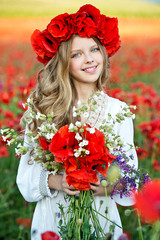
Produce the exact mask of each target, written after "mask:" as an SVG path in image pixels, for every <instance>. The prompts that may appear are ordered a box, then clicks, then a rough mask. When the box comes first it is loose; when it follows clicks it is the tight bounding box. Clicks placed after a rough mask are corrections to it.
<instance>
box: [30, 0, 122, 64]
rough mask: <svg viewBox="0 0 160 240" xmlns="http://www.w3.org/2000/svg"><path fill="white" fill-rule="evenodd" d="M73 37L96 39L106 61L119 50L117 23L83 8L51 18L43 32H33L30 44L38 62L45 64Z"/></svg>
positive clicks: (92, 10) (87, 7)
mask: <svg viewBox="0 0 160 240" xmlns="http://www.w3.org/2000/svg"><path fill="white" fill-rule="evenodd" d="M73 34H78V35H79V36H81V37H88V38H92V37H96V38H98V39H99V41H100V43H101V44H102V45H103V46H104V47H105V49H106V52H107V54H108V56H109V57H111V56H113V55H114V54H115V53H116V52H117V50H118V49H119V48H120V44H121V41H120V36H119V33H118V19H117V18H114V17H113V18H110V17H107V16H105V15H103V14H100V11H99V9H97V8H96V7H94V6H92V5H91V4H86V5H84V6H82V7H81V8H80V9H79V10H78V12H76V13H73V14H68V13H64V14H60V15H58V16H56V17H54V18H53V19H52V20H51V21H50V23H49V24H48V26H47V28H46V29H45V30H43V31H40V30H38V29H36V30H35V31H34V32H33V34H32V36H31V44H32V47H33V50H34V51H35V52H36V54H37V60H38V61H39V62H41V63H43V64H44V65H45V64H47V63H48V62H49V61H50V59H52V58H53V57H54V56H55V55H56V53H57V51H58V47H59V46H60V44H61V42H63V41H67V40H68V39H69V38H70V37H71V36H72V35H73Z"/></svg>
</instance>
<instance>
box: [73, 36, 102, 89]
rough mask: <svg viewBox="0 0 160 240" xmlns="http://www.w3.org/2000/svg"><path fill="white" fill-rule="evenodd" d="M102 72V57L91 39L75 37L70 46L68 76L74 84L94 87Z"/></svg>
mask: <svg viewBox="0 0 160 240" xmlns="http://www.w3.org/2000/svg"><path fill="white" fill-rule="evenodd" d="M102 70H103V56H102V54H101V52H100V49H99V47H98V44H97V43H96V42H95V41H94V40H93V39H92V38H83V37H80V36H78V35H77V36H75V37H74V38H73V41H72V45H71V55H70V69H69V71H70V74H71V76H72V80H73V82H74V83H75V84H76V83H77V84H78V83H82V84H86V83H87V84H91V85H94V86H95V85H96V82H97V80H98V78H99V76H100V74H101V72H102Z"/></svg>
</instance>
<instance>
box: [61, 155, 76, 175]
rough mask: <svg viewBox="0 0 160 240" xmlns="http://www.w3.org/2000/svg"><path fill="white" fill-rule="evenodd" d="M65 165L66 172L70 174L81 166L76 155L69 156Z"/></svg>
mask: <svg viewBox="0 0 160 240" xmlns="http://www.w3.org/2000/svg"><path fill="white" fill-rule="evenodd" d="M63 167H64V168H65V170H66V173H67V174H69V173H70V172H73V171H75V170H77V169H78V168H79V166H78V163H77V161H76V159H75V158H74V157H69V158H68V159H67V160H66V161H65V162H64V165H63Z"/></svg>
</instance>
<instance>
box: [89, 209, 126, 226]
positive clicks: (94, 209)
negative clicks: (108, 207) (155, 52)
mask: <svg viewBox="0 0 160 240" xmlns="http://www.w3.org/2000/svg"><path fill="white" fill-rule="evenodd" d="M93 211H94V212H96V213H98V214H99V215H100V216H101V217H103V218H105V219H106V220H108V221H109V222H111V223H113V224H114V225H116V226H117V227H119V228H122V227H121V226H119V225H118V224H117V223H115V222H113V221H111V220H110V219H109V218H107V217H105V216H104V215H102V214H101V213H100V212H97V211H96V210H95V209H93Z"/></svg>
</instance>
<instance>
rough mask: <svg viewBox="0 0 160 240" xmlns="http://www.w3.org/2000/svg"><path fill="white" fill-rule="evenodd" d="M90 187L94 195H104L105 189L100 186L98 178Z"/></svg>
mask: <svg viewBox="0 0 160 240" xmlns="http://www.w3.org/2000/svg"><path fill="white" fill-rule="evenodd" d="M91 189H92V190H93V195H94V196H104V195H105V189H104V187H103V186H102V184H101V182H100V180H99V179H98V182H96V183H95V184H91Z"/></svg>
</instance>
